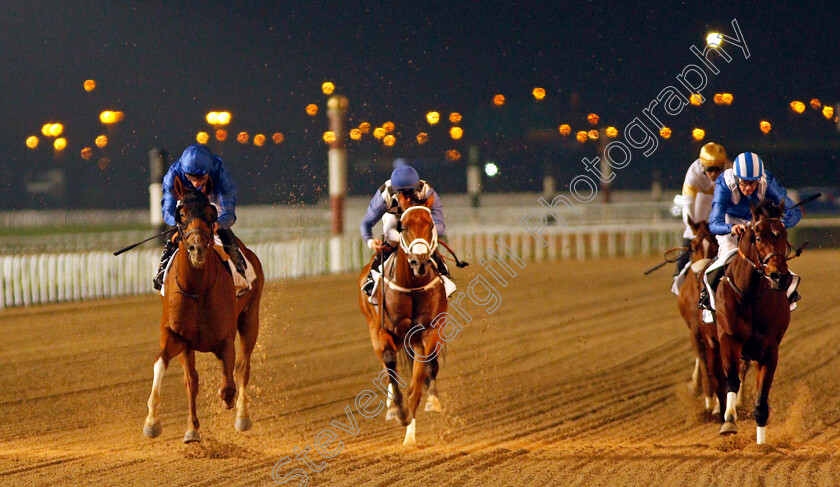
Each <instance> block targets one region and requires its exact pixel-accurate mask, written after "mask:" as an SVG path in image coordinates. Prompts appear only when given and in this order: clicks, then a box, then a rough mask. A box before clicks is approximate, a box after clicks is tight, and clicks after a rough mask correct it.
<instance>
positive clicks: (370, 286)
mask: <svg viewBox="0 0 840 487" xmlns="http://www.w3.org/2000/svg"><path fill="white" fill-rule="evenodd" d="M398 193H410V194H411V197H412V199H414V200H416V201H420V202H423V201H426V200H427V199H429V197H432V196H433V197H434V200H433V202H432V207H431V208H430V209H431V212H432V221H434V223H435V230H436V231H437V234H438V235H439V236H440V235H443V233H444V231H445V230H446V224H445V223H444V220H443V205H442V204H441V202H440V196H438V194H437V192H435V190H434V189H432V187H431V186H429V184H428V183H426V182H425V181H423V180H422V179H420V176H419V175H418V174H417V171H416V170H415V169H414V168H413V167H411V166H408V165H401V166H397V168H396V169H394V171H393V172H392V173H391V179H389V180H388V181H385V184H383V185H382V186H380V187H379V189H378V190H377V191H376V194H374V195H373V198H372V199H371V200H370V204H369V205H368V209H367V212H366V213H365V217H364V218H363V219H362V223H361V225H360V230H361V232H362V239H364V241H365V243H367V246H368V247H369V248H370V249H371V250H373V251H374V252H376V253H375V254H374V258H373V261H372V262H371V265H370V269H371V272H369V273H368V276H367V279H366V280H365V282H364V283H363V284H362V290H363V291H364V292H365V294H367V295H368V296H371V294H372V292H373V290H374V288H375V284H376V283H375V280H374V278H373V273H374V272H377V269H379V267H380V266H381V265H382V263H383V262H385V261H386V260H387V258H388V257H389V256H390V255H391V253H392V252H393V250H395V249H396V248H397V247H398V246H399V242H400V234H399V232H398V231H397V222H398V221H399V219H400V216H401V215H400V211H401V210H400V205H399V202H398V201H397V194H398ZM379 220H382V231H383V233H384V234H385V240H386V242H387V244H388V245H387V246H386V245H385V242H382V240H379V239H377V238H374V237H373V227H374V225H376V223H377V222H379ZM380 250H382V252H380ZM432 260H434V262H435V265H436V266H437V268H438V271H439V272H440V274H441V279H442V280H443V283H444V286H445V287H446V296H447V297H449V296H450V295H451V294H452V293H453V292H455V283H454V282H452V279H451V278H450V277H449V269H448V268H447V267H446V263H445V262H444V261H443V257H442V256H441V255H440V253H438V252H437V251H435V252H434V253H433V254H432Z"/></svg>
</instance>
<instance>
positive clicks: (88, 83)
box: [84, 79, 96, 91]
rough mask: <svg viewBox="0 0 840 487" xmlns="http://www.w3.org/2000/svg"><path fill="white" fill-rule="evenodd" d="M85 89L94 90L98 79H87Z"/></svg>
mask: <svg viewBox="0 0 840 487" xmlns="http://www.w3.org/2000/svg"><path fill="white" fill-rule="evenodd" d="M84 87H85V91H93V90H95V89H96V81H94V80H92V79H88V80H85V84H84Z"/></svg>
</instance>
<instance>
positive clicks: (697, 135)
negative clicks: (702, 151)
mask: <svg viewBox="0 0 840 487" xmlns="http://www.w3.org/2000/svg"><path fill="white" fill-rule="evenodd" d="M691 136H692V137H694V140H703V137H705V136H706V131H705V130H703V129H694V130H692V131H691Z"/></svg>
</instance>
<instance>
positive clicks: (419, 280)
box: [359, 194, 448, 446]
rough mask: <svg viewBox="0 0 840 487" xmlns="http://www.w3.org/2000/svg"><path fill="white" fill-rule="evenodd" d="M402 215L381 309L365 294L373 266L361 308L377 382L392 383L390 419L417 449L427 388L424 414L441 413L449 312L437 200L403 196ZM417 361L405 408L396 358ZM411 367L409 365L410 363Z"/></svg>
mask: <svg viewBox="0 0 840 487" xmlns="http://www.w3.org/2000/svg"><path fill="white" fill-rule="evenodd" d="M398 200H399V202H400V209H401V211H402V215H401V217H400V220H399V225H398V227H397V228H398V230H399V231H400V242H399V246H398V248H397V250H396V252H395V255H394V256H393V257H392V258H390V259H389V262H388V263H386V264H385V265H384V267H385V270H384V272H383V273H382V277H381V279H382V282H381V283H380V284H379V292H380V293H381V294H380V296H379V303H380V304H379V305H373V304H371V303H370V302H369V301H368V299H367V298H368V296H367V295H366V294H365V293H364V292H363V291H361V284H362V283H363V282H364V280H365V279H366V276H367V273H368V271H369V269H370V264H368V265H367V266H365V267H364V269H362V272H361V274H360V276H359V288H360V291H359V307H360V308H361V310H362V313H363V314H364V315H365V318H366V319H367V322H368V331H369V332H370V340H371V343H372V345H373V350H374V352H375V353H376V355H377V357H378V358H379V360H380V362H381V363H382V367H383V370H382V372H381V373H380V374H379V376H378V377H377V379H376V381H377V383H378V384H381V381H382V379H384V377H383V376H387V378H388V386H387V389H388V400H387V405H388V410H387V413H386V418H385V419H386V420H389V419H393V418H396V420H397V422H398V423H399V424H400V425H401V426H406V436H405V440H404V441H403V445H406V446H408V445H415V444H416V440H415V431H416V413H417V407H418V405H419V404H420V398H421V395H422V392H423V386H424V383H425V384H426V385H427V386H428V397H427V401H426V411H434V412H441V410H442V408H441V404H440V400H439V399H438V397H437V385H436V380H437V374H438V369H439V364H438V354H439V353H440V352H441V350H442V349H443V342H442V340H441V337H440V336H439V333H440V331H441V328H443V326H445V322H444V321H445V320H442V319H441V318H442V317H443V316H444V315H445V313H446V311H447V304H448V303H447V299H446V292H445V290H444V284H443V281H442V280H441V278H440V275H439V274H438V272H437V271H436V270H435V266H434V263H433V261H432V255H433V253H434V252H435V249H436V247H437V232H436V230H435V224H434V222H433V221H432V214H431V209H430V208H431V206H432V203H433V200H434V198H429V199H428V200H426V201H425V202H423V203H422V204H420V203H419V202H417V201H414V200H412V199H411V198H410V197H409V196H406V195H403V194H399V196H398ZM404 346H406V347H409V348H410V349H411V351H410V353H409V355H410V356H411V358H413V359H414V360H413V366H412V373H411V382H410V385H409V387H408V393H407V395H408V398H407V401H406V404H403V396H402V393H401V391H400V386H401V385H402V386H405V385H406V382H405V381H404V380H403V379H401V378H400V377H399V375H398V374H397V354H398V353H399V352H400V350H403V347H404ZM410 363H411V362H410Z"/></svg>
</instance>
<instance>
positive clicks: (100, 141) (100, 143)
mask: <svg viewBox="0 0 840 487" xmlns="http://www.w3.org/2000/svg"><path fill="white" fill-rule="evenodd" d="M94 144H96V147H99V148H100V149H101V148H103V147H105V146H106V145H108V137H106V136H104V135H100V136H99V137H97V138H96V140H95V141H94Z"/></svg>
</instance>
